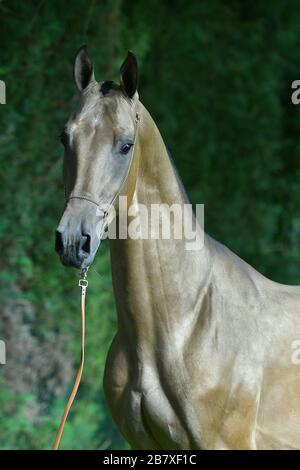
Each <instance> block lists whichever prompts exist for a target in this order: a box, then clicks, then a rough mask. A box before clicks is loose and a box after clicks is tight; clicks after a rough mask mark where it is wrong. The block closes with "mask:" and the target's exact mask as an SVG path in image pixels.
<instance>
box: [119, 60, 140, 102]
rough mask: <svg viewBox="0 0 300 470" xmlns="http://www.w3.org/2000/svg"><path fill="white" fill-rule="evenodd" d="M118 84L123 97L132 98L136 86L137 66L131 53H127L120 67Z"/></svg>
mask: <svg viewBox="0 0 300 470" xmlns="http://www.w3.org/2000/svg"><path fill="white" fill-rule="evenodd" d="M120 82H121V87H122V90H123V92H124V93H125V95H127V96H128V97H129V98H132V97H133V95H134V94H135V92H136V90H137V86H138V64H137V60H136V57H135V55H134V54H133V52H131V51H128V54H127V57H126V59H125V60H124V62H123V64H122V65H121V68H120Z"/></svg>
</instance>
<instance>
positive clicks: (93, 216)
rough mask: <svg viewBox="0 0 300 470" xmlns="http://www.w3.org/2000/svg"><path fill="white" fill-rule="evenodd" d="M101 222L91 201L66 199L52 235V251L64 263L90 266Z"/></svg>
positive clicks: (98, 238) (100, 217) (95, 251)
mask: <svg viewBox="0 0 300 470" xmlns="http://www.w3.org/2000/svg"><path fill="white" fill-rule="evenodd" d="M103 223H104V219H103V216H101V215H99V214H98V211H97V206H96V205H95V204H94V203H92V202H90V201H88V200H84V199H79V198H73V199H70V201H69V202H68V203H67V206H66V208H65V211H64V213H63V215H62V218H61V220H60V222H59V224H58V227H57V229H56V234H55V250H56V252H57V254H58V255H59V257H60V260H61V262H62V264H63V265H64V266H72V267H74V268H79V269H82V268H87V267H88V266H90V265H91V263H92V262H93V260H94V258H95V255H96V253H97V250H98V248H99V245H100V242H101V236H100V233H101V228H102V226H103Z"/></svg>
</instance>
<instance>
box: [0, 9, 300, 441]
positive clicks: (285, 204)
mask: <svg viewBox="0 0 300 470" xmlns="http://www.w3.org/2000/svg"><path fill="white" fill-rule="evenodd" d="M298 11H299V8H298V5H297V2H294V1H290V2H285V1H284V0H274V1H273V2H272V7H270V5H269V4H268V2H262V1H260V0H257V1H254V2H245V1H243V0H231V1H225V0H223V1H222V0H210V1H202V2H199V1H196V0H195V1H190V2H184V1H183V0H175V1H173V2H169V1H158V0H151V1H149V2H142V1H136V2H129V1H127V2H126V1H125V0H124V1H123V2H122V1H121V0H103V1H102V2H95V1H93V0H90V1H88V2H87V1H83V0H76V1H74V2H72V7H70V3H67V2H64V1H58V0H52V1H51V2H40V1H34V0H30V1H27V2H19V1H17V0H10V1H8V0H2V1H0V15H1V18H2V24H1V30H0V38H1V60H0V79H2V80H5V82H6V86H7V104H6V105H5V106H1V105H0V129H1V134H0V161H1V165H0V178H1V181H2V186H3V188H4V191H2V193H1V196H2V197H1V201H0V205H1V213H2V217H1V220H0V243H1V248H2V250H1V252H2V256H1V272H0V289H1V292H0V293H1V303H2V305H4V304H5V303H6V302H7V300H8V299H10V300H15V299H27V300H28V301H30V302H31V303H32V304H33V305H34V306H35V308H36V309H37V312H38V314H37V319H36V322H35V325H34V329H33V333H34V335H35V337H37V338H43V337H45V336H47V335H52V334H54V333H56V332H64V333H65V334H66V335H67V336H68V338H69V352H70V353H71V354H72V355H74V357H75V358H76V361H75V362H76V363H77V361H78V360H79V357H80V343H79V338H80V314H79V308H78V295H79V292H78V288H77V287H76V281H77V272H75V271H73V270H66V269H65V268H63V267H62V266H61V265H60V263H59V261H58V259H57V256H56V255H55V253H54V242H53V235H54V230H55V227H56V225H57V222H58V220H59V217H60V214H61V211H62V209H63V200H64V196H63V187H62V179H61V172H62V168H61V167H62V149H61V147H60V145H59V141H58V134H59V132H60V130H61V128H62V126H63V124H64V121H65V120H66V119H67V117H68V115H69V113H70V111H71V109H72V105H73V96H74V94H75V87H74V85H73V82H72V60H73V57H74V53H75V51H76V49H77V48H78V47H79V46H80V45H81V44H82V43H87V44H88V45H89V52H90V55H91V56H92V57H93V59H94V61H95V66H96V77H97V78H98V80H101V79H118V68H119V66H120V64H121V62H122V60H123V59H124V57H125V54H126V51H127V49H132V50H133V51H134V52H135V53H136V54H137V56H138V59H139V64H140V69H141V78H140V97H141V100H142V101H143V103H144V104H145V105H146V107H147V108H148V109H149V111H150V112H151V114H152V115H153V116H154V119H155V121H156V122H157V124H158V126H159V128H160V130H161V132H162V134H163V136H164V139H165V142H166V144H167V146H168V147H169V148H170V150H171V153H172V154H173V157H174V159H175V162H176V164H177V167H178V169H179V173H180V175H181V176H182V179H183V181H184V184H185V186H186V188H187V190H188V193H189V195H190V198H191V200H192V201H193V202H195V203H196V202H197V203H205V205H206V210H205V217H206V230H207V232H208V233H210V234H211V235H212V236H214V237H215V238H217V239H218V240H220V241H222V242H223V243H225V244H226V245H228V246H229V247H230V248H231V249H233V251H235V252H236V253H238V254H239V255H240V256H241V257H242V258H244V259H246V260H247V261H248V262H250V263H251V264H252V265H254V266H255V267H256V268H257V269H258V270H260V271H261V272H263V273H264V274H265V275H267V276H269V277H271V278H272V279H274V280H277V281H280V282H283V283H296V284H299V283H300V263H299V249H298V237H299V234H300V211H299V207H300V192H299V189H298V185H299V176H300V174H299V173H300V169H299V164H298V155H299V143H298V142H299V134H300V132H299V131H300V119H299V110H298V108H297V107H296V106H293V105H292V104H291V101H290V92H291V90H290V85H291V82H292V81H293V80H295V79H299V78H300V61H299V50H300V36H299V33H298V29H299V26H298V25H299V19H300V18H299V13H298ZM95 269H96V270H97V272H98V273H99V274H100V277H99V275H98V274H97V273H96V272H95V271H91V272H90V276H89V278H90V283H91V286H90V288H89V295H88V308H87V351H86V357H87V366H86V368H85V372H84V379H83V383H82V386H81V388H80V394H79V397H78V399H77V400H76V402H75V405H74V408H73V409H72V411H71V415H70V420H69V421H68V423H67V426H66V429H65V433H64V437H63V441H62V447H63V448H72V449H80V448H87V449H88V448H100V447H108V448H124V447H125V446H126V444H125V442H124V441H123V439H122V437H121V436H120V434H119V433H118V431H117V430H116V428H115V426H114V425H113V423H112V421H111V418H110V416H109V413H108V411H107V408H106V405H105V402H104V398H103V394H102V392H101V390H102V387H101V383H102V376H103V368H104V363H105V357H106V354H107V350H108V347H109V344H110V342H111V339H112V337H113V335H114V331H115V328H116V315H115V306H114V300H113V293H112V287H111V276H110V263H109V254H108V245H107V243H106V242H105V243H103V246H102V247H101V249H100V252H99V255H98V258H97V261H96V263H95ZM11 314H12V315H13V314H14V312H13V311H12V312H11ZM0 337H1V331H0ZM4 339H5V338H4ZM0 367H2V366H0ZM0 372H1V373H2V370H0ZM73 373H75V367H74V370H73ZM70 387H71V383H70ZM69 391H70V390H67V389H66V390H65V391H64V393H60V394H56V395H54V396H52V397H51V398H50V399H48V400H44V401H43V400H42V399H40V398H39V396H38V397H37V395H38V394H37V391H36V390H35V389H34V387H33V388H32V390H31V391H30V389H27V390H24V391H15V390H13V388H12V386H11V384H9V383H7V381H6V380H5V379H4V377H3V378H1V386H0V415H1V419H0V448H4V449H11V448H18V449H20V448H24V449H25V448H33V449H38V448H39V449H41V448H49V447H50V446H51V444H52V442H53V438H54V436H55V432H56V429H57V425H58V423H59V420H60V417H61V414H62V411H63V408H64V405H65V401H66V398H67V395H68V392H69ZM42 392H43V390H42V391H41V396H42V395H43V393H42ZM36 400H41V402H42V403H43V407H44V408H43V411H42V412H41V413H40V414H39V415H38V418H36V419H35V420H32V419H30V417H28V415H27V414H26V413H27V411H26V410H28V409H31V408H30V406H31V404H32V403H33V402H34V403H35V402H36Z"/></svg>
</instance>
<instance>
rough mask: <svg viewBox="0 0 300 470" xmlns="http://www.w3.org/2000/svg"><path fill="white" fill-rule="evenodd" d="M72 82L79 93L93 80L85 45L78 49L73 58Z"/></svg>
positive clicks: (92, 71) (92, 69) (92, 68)
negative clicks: (73, 81)
mask: <svg viewBox="0 0 300 470" xmlns="http://www.w3.org/2000/svg"><path fill="white" fill-rule="evenodd" d="M74 80H75V83H76V85H77V88H78V90H79V91H82V90H84V89H85V88H86V87H87V86H88V84H89V83H90V82H91V81H92V80H95V76H94V67H93V64H92V62H91V59H90V58H89V56H88V53H87V47H86V45H85V44H83V45H82V46H81V47H80V49H79V50H78V52H77V54H76V56H75V61H74Z"/></svg>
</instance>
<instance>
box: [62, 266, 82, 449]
mask: <svg viewBox="0 0 300 470" xmlns="http://www.w3.org/2000/svg"><path fill="white" fill-rule="evenodd" d="M87 271H88V268H84V269H82V270H81V275H80V279H79V282H78V286H79V287H80V288H81V296H80V303H81V359H80V365H79V369H78V371H77V375H76V379H75V382H74V386H73V389H72V392H71V394H70V396H69V400H68V403H67V405H66V407H65V411H64V414H63V416H62V418H61V422H60V425H59V428H58V431H57V435H56V438H55V442H54V445H53V450H58V448H59V444H60V440H61V437H62V433H63V431H64V427H65V424H66V420H67V418H68V414H69V411H70V408H71V406H72V403H73V401H74V399H75V397H76V394H77V390H78V388H79V384H80V381H81V376H82V372H83V366H84V340H85V297H86V290H87V288H88V284H89V283H88V280H87Z"/></svg>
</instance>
